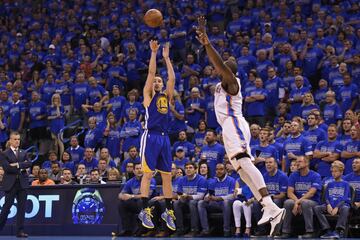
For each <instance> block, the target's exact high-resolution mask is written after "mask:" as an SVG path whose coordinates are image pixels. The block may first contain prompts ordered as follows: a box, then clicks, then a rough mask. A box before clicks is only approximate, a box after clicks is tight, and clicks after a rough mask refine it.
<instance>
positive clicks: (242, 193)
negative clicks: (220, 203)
mask: <svg viewBox="0 0 360 240" xmlns="http://www.w3.org/2000/svg"><path fill="white" fill-rule="evenodd" d="M240 181H241V180H240V178H238V180H237V181H236V185H235V190H234V196H235V197H236V198H235V201H234V204H233V214H234V221H235V235H234V237H244V238H248V237H250V232H251V208H252V204H253V202H254V199H255V198H254V196H253V194H252V193H251V190H250V188H249V187H248V186H247V185H243V186H241V184H240ZM242 212H243V214H244V217H245V225H246V227H245V232H244V234H242V236H241V218H242V217H241V213H242Z"/></svg>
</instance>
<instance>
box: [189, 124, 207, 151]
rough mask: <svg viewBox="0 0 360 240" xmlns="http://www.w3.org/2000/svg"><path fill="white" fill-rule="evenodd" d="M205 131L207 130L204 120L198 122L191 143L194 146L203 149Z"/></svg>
mask: <svg viewBox="0 0 360 240" xmlns="http://www.w3.org/2000/svg"><path fill="white" fill-rule="evenodd" d="M206 129H207V125H206V122H205V121H204V120H200V121H199V125H198V128H197V131H196V132H195V134H194V137H193V141H192V142H193V144H195V146H199V147H203V145H204V143H205V135H206Z"/></svg>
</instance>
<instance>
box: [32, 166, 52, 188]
mask: <svg viewBox="0 0 360 240" xmlns="http://www.w3.org/2000/svg"><path fill="white" fill-rule="evenodd" d="M46 185H55V182H54V181H53V180H51V179H49V177H48V171H47V170H46V169H44V168H42V169H40V171H39V179H38V180H34V181H33V182H32V183H31V186H46Z"/></svg>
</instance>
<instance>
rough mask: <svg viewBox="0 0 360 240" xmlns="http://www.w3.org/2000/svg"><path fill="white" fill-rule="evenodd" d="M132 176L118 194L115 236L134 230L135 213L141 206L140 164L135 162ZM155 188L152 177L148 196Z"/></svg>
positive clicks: (141, 173) (124, 234)
mask: <svg viewBox="0 0 360 240" xmlns="http://www.w3.org/2000/svg"><path fill="white" fill-rule="evenodd" d="M134 175H135V176H134V177H133V178H131V179H130V180H128V181H127V182H126V183H125V186H124V188H123V189H122V191H121V193H120V194H119V199H120V202H119V216H120V218H119V223H118V224H119V227H118V228H119V232H118V233H117V234H116V235H117V236H127V235H132V234H133V233H135V231H136V227H134V226H137V217H136V215H137V214H138V213H139V212H140V210H141V208H142V201H141V196H140V183H141V178H142V176H143V171H142V168H141V164H136V165H135V167H134ZM155 188H156V185H155V180H154V179H152V180H151V183H150V193H149V196H152V195H153V192H154V190H155Z"/></svg>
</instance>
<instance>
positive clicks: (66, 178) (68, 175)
mask: <svg viewBox="0 0 360 240" xmlns="http://www.w3.org/2000/svg"><path fill="white" fill-rule="evenodd" d="M60 184H63V185H74V184H77V182H75V181H74V180H73V179H72V172H71V169H69V168H64V169H63V170H62V175H61V181H60Z"/></svg>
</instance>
